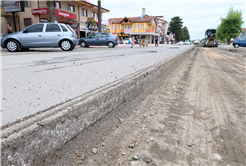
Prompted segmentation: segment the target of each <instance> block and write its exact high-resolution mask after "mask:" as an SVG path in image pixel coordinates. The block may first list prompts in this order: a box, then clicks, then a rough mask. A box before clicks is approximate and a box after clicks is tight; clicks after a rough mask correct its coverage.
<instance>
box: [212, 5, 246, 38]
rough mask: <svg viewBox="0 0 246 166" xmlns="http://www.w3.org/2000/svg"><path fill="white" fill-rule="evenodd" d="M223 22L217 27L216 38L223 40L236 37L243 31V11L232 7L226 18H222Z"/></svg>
mask: <svg viewBox="0 0 246 166" xmlns="http://www.w3.org/2000/svg"><path fill="white" fill-rule="evenodd" d="M220 20H221V23H220V25H219V26H218V27H217V29H216V38H217V39H219V40H221V41H225V40H226V41H228V42H229V41H230V40H231V38H234V39H235V38H236V37H237V36H239V35H240V32H242V28H241V26H242V24H243V23H244V21H243V17H242V11H241V10H240V11H238V10H234V9H233V7H231V8H230V9H229V11H228V13H227V16H226V18H222V17H221V18H220Z"/></svg>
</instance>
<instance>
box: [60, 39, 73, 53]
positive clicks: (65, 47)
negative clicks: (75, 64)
mask: <svg viewBox="0 0 246 166" xmlns="http://www.w3.org/2000/svg"><path fill="white" fill-rule="evenodd" d="M72 47H73V45H72V44H71V42H70V41H68V40H63V41H62V42H61V49H62V50H63V51H70V50H71V49H72Z"/></svg>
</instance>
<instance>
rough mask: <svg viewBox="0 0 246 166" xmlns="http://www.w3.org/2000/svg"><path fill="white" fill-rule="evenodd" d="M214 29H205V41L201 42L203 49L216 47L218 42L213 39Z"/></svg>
mask: <svg viewBox="0 0 246 166" xmlns="http://www.w3.org/2000/svg"><path fill="white" fill-rule="evenodd" d="M215 34H216V29H207V30H206V31H205V40H203V42H202V46H203V47H209V46H212V47H218V41H217V40H216V39H215Z"/></svg>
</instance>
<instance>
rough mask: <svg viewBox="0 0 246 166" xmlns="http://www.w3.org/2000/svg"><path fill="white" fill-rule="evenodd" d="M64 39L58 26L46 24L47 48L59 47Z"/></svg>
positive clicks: (45, 37) (45, 40) (45, 38)
mask: <svg viewBox="0 0 246 166" xmlns="http://www.w3.org/2000/svg"><path fill="white" fill-rule="evenodd" d="M62 38H63V32H62V31H61V28H60V26H59V25H58V24H55V23H48V24H46V27H45V31H44V42H45V46H47V47H58V46H59V41H60V40H61V39H62Z"/></svg>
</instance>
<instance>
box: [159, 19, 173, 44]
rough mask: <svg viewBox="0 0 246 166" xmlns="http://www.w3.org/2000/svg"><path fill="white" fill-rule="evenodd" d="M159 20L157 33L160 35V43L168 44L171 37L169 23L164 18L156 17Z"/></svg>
mask: <svg viewBox="0 0 246 166" xmlns="http://www.w3.org/2000/svg"><path fill="white" fill-rule="evenodd" d="M156 18H157V20H158V28H157V32H158V33H159V34H160V37H159V41H160V42H163V43H164V42H167V41H169V40H170V39H169V38H170V37H169V36H168V35H167V28H168V22H167V21H165V20H164V16H156Z"/></svg>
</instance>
